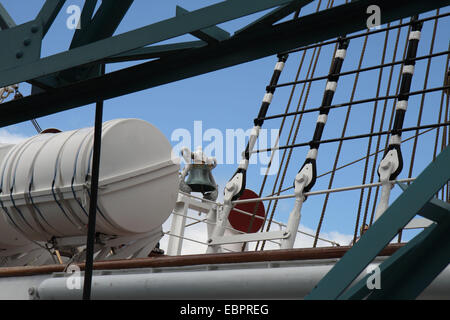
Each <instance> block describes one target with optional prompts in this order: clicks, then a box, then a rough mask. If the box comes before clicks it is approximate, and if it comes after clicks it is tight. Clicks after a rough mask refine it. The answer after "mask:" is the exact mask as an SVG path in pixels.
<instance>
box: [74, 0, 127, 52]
mask: <svg viewBox="0 0 450 320" xmlns="http://www.w3.org/2000/svg"><path fill="white" fill-rule="evenodd" d="M133 1H134V0H121V1H115V0H103V1H102V4H101V5H100V7H99V8H98V10H97V12H96V13H95V16H94V17H93V18H92V20H91V21H89V20H88V17H89V14H90V15H91V16H92V12H93V9H95V4H96V2H97V1H92V0H89V1H87V2H86V4H85V7H83V12H82V15H81V18H82V20H83V21H82V22H81V25H82V27H81V29H79V30H77V31H76V32H75V34H74V36H73V39H72V43H71V44H70V49H73V48H77V47H81V46H83V45H86V44H89V43H93V42H96V41H99V40H103V39H107V38H109V37H111V36H112V35H113V34H114V32H115V31H116V30H117V27H118V26H119V24H120V23H121V22H122V20H123V17H124V16H125V14H126V13H127V11H128V9H130V7H131V5H132V4H133ZM86 6H87V7H86ZM83 14H84V16H83Z"/></svg>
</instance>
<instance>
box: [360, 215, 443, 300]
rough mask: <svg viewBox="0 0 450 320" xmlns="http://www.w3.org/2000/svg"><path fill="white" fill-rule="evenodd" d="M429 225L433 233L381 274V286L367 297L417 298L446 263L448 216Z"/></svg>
mask: <svg viewBox="0 0 450 320" xmlns="http://www.w3.org/2000/svg"><path fill="white" fill-rule="evenodd" d="M431 227H432V228H433V230H432V232H431V233H430V234H429V235H428V236H427V237H426V238H425V239H423V240H422V241H421V242H420V243H419V244H418V245H417V246H416V247H415V248H414V250H413V251H411V252H410V253H409V254H408V255H406V256H403V257H402V258H401V260H400V261H399V263H397V264H395V267H394V268H392V270H390V272H389V273H386V274H385V275H384V276H382V277H381V289H380V290H373V291H372V293H371V294H370V295H369V297H368V299H370V300H381V299H382V300H396V299H416V298H417V297H418V296H419V295H420V294H421V293H422V291H423V290H425V289H426V288H427V287H428V286H429V285H430V284H431V282H432V281H433V280H434V279H435V278H436V277H437V276H438V275H439V274H440V273H441V272H442V270H444V269H445V268H446V267H447V266H448V264H449V262H450V218H447V219H446V220H445V221H442V222H441V223H439V224H434V225H432V226H430V227H429V228H431Z"/></svg>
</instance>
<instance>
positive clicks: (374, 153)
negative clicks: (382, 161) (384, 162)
mask: <svg viewBox="0 0 450 320" xmlns="http://www.w3.org/2000/svg"><path fill="white" fill-rule="evenodd" d="M439 128H440V127H437V128H430V129H427V130H425V131H422V132H420V133H419V134H418V135H423V134H425V133H428V132H431V131H432V130H434V129H439ZM414 137H415V136H411V137H409V138H407V139H404V140H402V143H404V142H407V141H410V140H412V139H414ZM383 151H385V149H381V150H377V151H375V152H373V153H371V154H369V155H368V156H364V157H362V158H359V159H356V160H353V161H351V162H348V163H346V164H344V165H342V166H340V167H337V168H336V170H334V171H338V170H341V169H344V168H346V167H349V166H351V165H353V164H355V163H358V162H360V161H363V160H365V159H366V158H367V157H371V156H374V155H376V154H378V153H380V152H383ZM332 172H333V171H332V170H330V171H327V172H324V173H322V174H320V175H318V176H317V179H318V178H321V177H324V176H326V175H329V174H331V173H332ZM291 189H294V187H293V186H290V187H287V188H285V189H282V190H281V191H280V193H282V192H286V191H289V190H291ZM274 195H275V193H273V194H269V195H267V196H266V197H272V196H274Z"/></svg>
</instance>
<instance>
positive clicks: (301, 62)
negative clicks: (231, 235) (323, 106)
mask: <svg viewBox="0 0 450 320" xmlns="http://www.w3.org/2000/svg"><path fill="white" fill-rule="evenodd" d="M320 2H321V1H319V4H318V7H317V10H318V9H319V7H320ZM299 14H300V8H299V9H297V10H296V12H295V14H294V18H293V19H297V18H298V16H299ZM305 55H306V51H304V52H303V54H302V58H301V60H300V63H299V66H298V69H297V74H296V75H295V80H298V77H299V76H300V72H301V70H302V67H303V62H304V60H305ZM295 89H296V86H295V85H294V86H292V88H291V93H290V95H289V99H288V103H287V106H286V108H285V111H284V112H285V113H287V112H288V111H289V109H290V106H291V102H292V98H293V96H294V92H295ZM286 118H287V117H283V118H282V121H281V125H280V130H279V133H278V136H277V139H276V142H275V145H278V142H279V139H280V136H281V134H282V132H283V129H284V124H285V122H286ZM274 155H275V153H272V154H271V156H270V160H269V163H268V165H267V169H266V173H265V175H264V177H263V181H262V183H261V187H260V190H259V193H258V197H261V196H262V194H263V192H264V188H265V186H266V182H267V177H268V173H269V171H270V170H271V168H272V161H273V157H274ZM279 170H280V168H279V169H278V172H279ZM258 207H259V203H257V204H256V205H255V207H254V208H253V214H252V217H251V218H250V223H249V226H248V230H247V232H250V230H251V229H252V227H253V223H254V220H255V217H256V216H257V215H256V212H257V210H258ZM246 245H247V243H246V242H244V243H243V244H242V249H241V251H245V248H246Z"/></svg>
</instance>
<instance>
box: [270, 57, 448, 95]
mask: <svg viewBox="0 0 450 320" xmlns="http://www.w3.org/2000/svg"><path fill="white" fill-rule="evenodd" d="M448 53H450V51H449V50H446V51H441V52H436V53H432V54H427V55H424V56H420V57H414V58H411V59H410V60H412V61H419V60H425V59H430V58H434V57H438V56H443V55H446V54H448ZM405 62H407V61H406V59H404V60H399V61H393V62H389V63H382V64H378V65H376V66H371V67H365V68H358V69H355V70H351V71H345V72H341V73H339V74H337V75H338V76H348V75H352V74H355V73H360V72H365V71H372V70H377V69H383V68H387V67H392V66H395V65H398V64H403V63H405ZM327 78H328V76H320V77H316V78H310V79H305V80H298V81H291V82H286V83H281V84H277V85H276V86H275V87H276V88H282V87H288V86H292V85H295V84H300V83H305V82H312V81H319V80H325V79H327Z"/></svg>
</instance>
